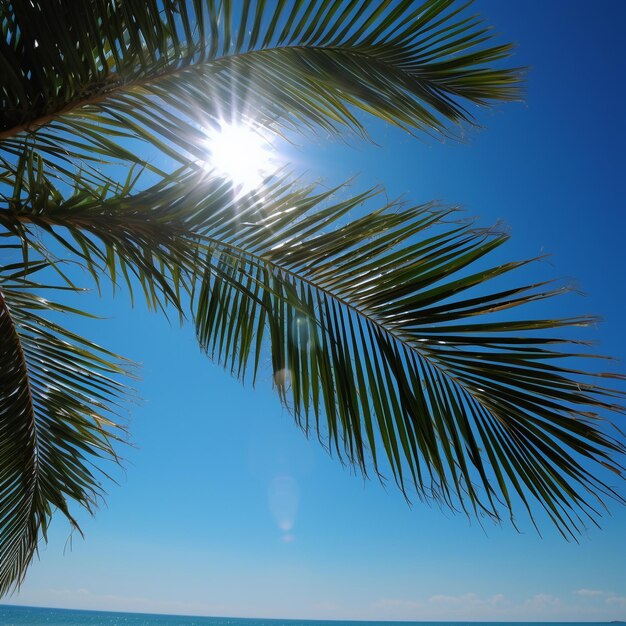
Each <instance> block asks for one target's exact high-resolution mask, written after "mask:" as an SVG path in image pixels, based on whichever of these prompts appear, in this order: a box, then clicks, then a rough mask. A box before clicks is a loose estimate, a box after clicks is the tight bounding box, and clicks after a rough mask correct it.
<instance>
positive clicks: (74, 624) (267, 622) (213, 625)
mask: <svg viewBox="0 0 626 626" xmlns="http://www.w3.org/2000/svg"><path fill="white" fill-rule="evenodd" d="M481 623H484V624H489V626H555V624H558V625H559V626H580V624H581V622H369V621H368V622H348V621H341V622H339V621H334V622H331V621H317V620H291V619H253V618H251V619H247V618H234V617H187V616H183V615H152V614H146V613H110V612H105V611H75V610H71V609H44V608H38V607H29V606H0V625H1V626H43V625H44V624H45V626H83V625H84V626H391V625H394V624H395V625H397V626H411V625H415V626H463V625H464V624H468V625H470V624H471V626H479V625H480V624H481ZM601 624H602V625H603V626H606V624H607V622H585V626H600V625H601Z"/></svg>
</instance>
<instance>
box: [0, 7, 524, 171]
mask: <svg viewBox="0 0 626 626" xmlns="http://www.w3.org/2000/svg"><path fill="white" fill-rule="evenodd" d="M452 4H453V3H452V1H451V0H428V1H427V2H424V3H423V4H422V5H416V4H415V3H414V2H412V1H407V0H404V1H403V2H400V3H396V4H394V3H387V2H385V3H378V2H369V1H365V2H364V1H359V2H356V1H352V2H347V3H346V2H343V1H342V0H333V1H331V2H329V1H327V0H318V1H316V2H307V3H301V2H295V3H294V2H285V1H280V2H277V3H275V4H273V5H272V6H271V7H270V6H268V5H267V4H266V3H264V2H248V1H246V2H244V3H234V2H231V1H230V0H223V1H221V2H218V3H217V4H216V3H214V2H193V3H190V2H187V1H186V0H172V1H168V2H167V3H166V6H165V8H164V7H163V6H161V5H160V4H159V3H156V2H155V3H146V2H144V1H143V0H125V1H124V2H120V3H118V2H94V3H85V4H84V5H83V6H81V8H80V9H79V10H76V7H74V5H73V4H72V5H71V6H69V5H68V4H67V3H66V2H64V1H63V0H51V1H50V2H45V3H43V2H42V3H31V2H29V1H28V0H17V1H16V2H12V3H11V4H10V5H5V7H4V9H3V14H2V16H1V18H2V19H1V21H2V25H3V31H4V38H5V41H4V44H3V46H2V47H1V48H0V67H2V68H3V72H2V74H1V76H2V77H3V78H2V79H0V80H1V82H0V100H1V102H2V115H1V116H0V139H1V140H3V141H2V147H3V149H4V150H6V151H9V152H12V153H14V154H17V155H19V154H21V153H22V152H23V151H24V149H25V142H30V143H29V144H28V145H30V147H31V148H32V149H35V150H37V151H38V152H39V153H40V154H43V155H45V156H46V157H47V158H48V157H49V158H50V159H52V160H53V161H54V160H57V161H58V160H63V159H70V160H74V161H75V160H77V159H81V160H84V161H86V162H90V161H93V160H94V159H100V160H101V159H115V160H125V161H131V162H132V161H137V160H139V161H140V160H141V159H140V157H138V156H136V155H137V154H138V153H139V152H138V151H136V150H132V149H130V150H129V148H128V145H129V144H128V137H129V136H134V137H136V138H138V139H140V140H142V141H146V142H148V143H149V144H151V145H152V146H154V147H157V148H158V149H159V150H161V151H164V152H166V153H168V154H169V155H170V156H171V157H173V158H175V159H178V160H181V159H182V160H183V161H184V159H186V158H188V157H189V155H191V156H193V157H194V158H203V157H204V151H203V147H202V140H203V138H204V134H205V130H204V129H205V128H206V127H207V126H211V125H214V124H216V123H220V122H222V121H223V120H224V118H226V119H227V120H228V121H230V120H231V119H240V118H241V117H246V118H250V119H254V120H255V121H256V122H257V123H259V124H266V125H272V126H276V125H277V124H278V125H285V126H287V127H289V128H292V129H296V130H300V129H302V128H306V127H313V128H315V127H317V128H322V129H324V130H326V131H331V132H337V131H338V129H339V128H340V127H342V126H348V127H350V128H352V129H354V130H356V131H357V132H359V133H361V134H364V133H365V127H364V126H363V124H362V123H361V121H360V120H359V117H358V116H357V115H356V113H355V111H356V110H361V111H364V112H366V113H368V114H371V115H375V116H377V117H379V118H381V119H383V120H385V121H388V122H390V123H393V124H396V125H398V126H401V127H402V128H405V129H407V130H416V131H425V132H428V133H435V134H440V133H449V132H450V130H451V128H450V123H452V124H456V123H458V122H471V121H472V120H473V118H472V115H471V113H470V112H469V111H468V109H467V104H468V103H475V104H486V103H489V102H494V101H497V100H510V99H514V98H518V97H519V80H520V75H519V71H517V70H510V69H501V68H499V67H498V61H499V60H500V59H502V58H505V57H507V56H508V55H509V53H510V49H511V46H509V45H488V42H489V40H490V39H491V34H490V32H489V29H488V28H486V27H484V26H483V25H482V21H481V20H480V19H479V18H477V17H476V16H472V15H468V14H466V12H465V10H464V8H465V7H460V8H457V7H454V6H452ZM37 129H39V132H37V133H36V134H35V136H30V137H28V138H27V136H25V135H24V133H23V132H20V131H33V130H37ZM16 133H17V134H16ZM120 140H123V142H122V141H120Z"/></svg>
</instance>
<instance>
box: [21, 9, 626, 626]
mask: <svg viewBox="0 0 626 626" xmlns="http://www.w3.org/2000/svg"><path fill="white" fill-rule="evenodd" d="M475 8H476V9H477V10H478V11H480V12H481V13H483V14H484V15H485V17H486V18H487V19H488V21H489V22H490V23H492V24H494V25H495V26H496V29H497V31H498V32H499V33H501V34H502V36H503V39H509V40H513V41H516V42H517V44H518V49H517V52H516V54H515V57H514V62H515V63H516V64H519V65H528V66H530V67H531V68H532V69H531V71H530V73H529V74H528V89H527V98H526V102H525V103H524V104H512V105H508V106H502V107H500V108H498V109H497V110H496V111H495V112H485V111H477V113H478V117H479V119H480V121H481V122H482V123H483V124H484V126H485V128H484V129H483V130H481V131H472V132H470V133H469V134H468V135H467V137H466V140H465V142H464V143H462V144H455V143H453V142H448V143H446V144H439V143H436V142H435V141H434V140H431V141H426V142H423V141H418V140H415V139H411V138H410V137H408V136H405V135H403V134H402V133H400V132H397V131H395V130H393V129H389V128H386V127H384V126H382V125H376V124H374V125H373V126H372V129H373V134H374V135H375V138H376V139H377V141H378V142H379V143H380V144H381V145H380V147H376V146H372V145H363V144H359V143H357V142H356V141H354V142H352V145H351V146H349V147H346V146H342V145H338V144H337V143H336V142H327V141H326V140H324V139H323V138H320V137H317V138H314V139H306V140H301V147H300V148H299V149H295V148H290V149H289V150H285V154H286V157H285V158H289V159H290V160H292V161H293V162H294V163H295V167H296V170H297V171H302V172H303V171H305V170H306V171H308V172H309V173H310V174H315V175H316V176H317V175H320V176H323V177H326V179H327V180H328V181H329V182H339V181H340V180H343V179H346V178H348V177H350V176H352V175H354V174H356V173H360V176H359V178H358V179H357V181H356V182H355V183H354V184H355V187H356V188H358V189H361V188H363V187H366V186H369V185H370V184H373V183H383V182H384V183H385V185H386V186H387V188H388V190H389V194H390V195H391V196H396V195H400V194H406V196H407V197H408V198H409V199H411V200H413V201H416V202H422V201H427V200H430V199H434V198H437V199H440V200H442V201H445V202H448V203H460V204H462V205H463V206H464V207H465V209H466V210H467V212H468V213H469V214H471V215H479V216H481V221H480V223H481V224H483V225H488V224H491V223H493V222H495V221H496V220H503V221H504V222H506V223H507V224H508V225H509V227H510V231H511V234H512V240H511V242H510V243H509V245H507V246H505V247H504V249H502V250H501V251H499V252H498V254H500V255H501V258H502V259H506V260H512V259H519V258H528V257H532V256H535V255H538V254H542V253H546V252H549V253H552V256H551V258H550V259H549V261H544V262H542V263H540V264H538V265H536V266H535V267H534V268H533V272H534V275H535V276H538V277H545V276H552V277H568V278H569V277H572V278H575V279H576V281H577V284H578V285H579V287H580V289H581V290H582V291H584V292H585V294H586V295H585V296H584V297H574V296H571V297H570V296H568V297H565V298H561V299H560V300H557V301H555V302H553V303H551V304H549V303H545V304H544V305H542V306H544V307H545V308H544V309H542V310H543V311H544V312H549V313H556V314H560V315H568V314H576V313H597V314H599V315H601V316H602V317H603V318H604V322H603V323H602V325H601V326H599V327H598V328H594V329H591V330H590V331H589V332H588V333H586V334H584V337H585V338H587V339H595V340H597V341H598V342H599V347H598V350H599V351H600V352H602V353H606V354H610V355H612V356H615V357H617V358H619V359H621V362H620V363H618V364H617V365H616V366H615V369H614V371H622V372H624V371H625V369H626V365H625V363H626V333H625V332H624V327H623V320H624V314H625V312H626V293H625V290H624V285H625V284H626V246H624V233H625V232H626V230H625V225H626V214H625V211H624V209H625V205H626V202H625V201H626V193H625V188H624V171H625V166H626V159H625V158H624V152H623V150H624V148H623V147H624V145H625V144H626V123H625V121H624V118H625V115H624V102H625V101H626V87H625V80H624V78H625V77H626V51H625V50H624V44H623V43H620V42H623V29H624V24H625V23H626V3H624V2H620V1H618V0H615V1H612V2H609V1H606V0H605V1H601V2H598V3H596V4H594V5H593V6H592V5H591V4H590V3H589V2H582V1H578V0H559V1H557V0H550V1H548V2H545V1H539V0H515V1H514V0H508V1H507V2H503V1H502V0H477V1H476V3H475ZM287 153H288V154H287ZM90 297H91V296H90ZM91 304H92V307H91V308H92V310H98V311H100V312H103V314H105V315H107V316H109V317H110V319H109V320H108V321H106V322H94V323H89V324H87V323H84V324H83V325H82V326H81V328H80V329H79V330H80V331H81V332H84V333H85V334H87V335H88V336H91V337H93V338H94V339H95V340H96V341H98V342H100V343H102V344H104V345H106V346H107V347H110V348H112V349H114V350H116V351H117V352H119V353H122V354H124V355H126V356H128V357H131V358H134V359H136V360H137V361H140V362H141V363H142V364H143V369H142V381H141V382H140V384H139V388H140V392H141V395H142V397H143V398H145V402H144V404H142V405H140V406H137V407H135V408H133V411H132V418H131V430H132V439H133V441H134V442H135V445H136V448H134V449H127V450H126V451H125V452H126V457H127V459H128V462H127V463H126V471H125V472H124V473H118V474H117V477H118V479H119V482H120V485H119V486H116V485H113V484H111V485H110V486H109V496H108V498H107V504H106V506H103V507H102V509H101V510H100V512H99V513H98V515H97V516H96V518H95V519H91V518H81V520H82V525H83V529H84V531H85V534H86V539H85V540H84V541H83V540H82V539H81V538H80V537H78V536H75V537H74V540H73V542H72V549H71V550H66V542H67V537H68V533H69V529H68V527H67V525H66V524H65V523H64V522H63V521H62V520H60V518H59V520H57V522H56V523H55V524H53V527H52V530H51V532H50V542H49V544H48V546H47V547H45V548H43V549H42V551H41V555H40V556H41V558H40V561H39V562H36V563H35V564H34V565H33V567H32V569H31V570H30V572H29V575H28V577H27V579H26V582H25V584H24V586H23V588H22V590H21V592H20V593H19V594H17V595H15V596H14V597H13V598H12V599H11V601H12V602H14V603H17V604H34V605H43V606H59V607H71V608H97V609H111V610H137V611H148V612H167V613H188V614H206V615H231V616H250V617H294V618H297V617H299V618H318V619H326V618H328V619H344V618H346V619H348V618H353V619H414V620H434V619H442V620H454V619H461V620H481V619H485V620H574V619H576V620H577V619H580V620H609V619H626V576H624V563H626V536H625V532H624V530H625V529H626V509H625V508H621V509H620V508H617V507H613V509H612V516H608V515H607V516H606V517H605V518H604V520H603V523H602V526H603V528H602V530H598V529H595V528H592V529H590V530H589V532H588V533H587V534H586V535H584V536H583V537H582V538H581V541H580V544H578V545H577V544H568V543H566V542H565V541H564V540H563V539H562V538H561V537H560V536H559V535H558V534H557V533H556V531H554V530H552V529H551V528H550V527H549V526H548V524H547V523H544V524H542V530H543V537H539V536H538V535H537V533H536V532H535V531H534V530H533V529H532V528H531V526H530V524H529V523H528V522H527V521H526V520H521V530H522V532H521V533H516V532H515V531H514V530H513V529H512V528H511V527H510V526H509V525H505V526H503V527H495V526H492V525H491V524H490V523H486V524H485V526H484V528H481V526H480V525H479V524H478V523H476V522H471V523H470V522H468V520H467V519H466V518H465V517H463V516H460V515H458V516H453V515H451V514H450V513H447V512H445V511H440V510H438V509H436V508H429V507H426V506H423V505H421V504H420V503H419V502H416V503H415V504H414V506H413V507H412V508H410V507H408V506H407V505H406V503H405V501H404V500H403V498H402V497H401V495H400V494H399V493H398V492H397V491H396V490H395V489H394V488H393V487H392V486H389V488H388V489H387V490H385V489H384V488H383V487H382V486H381V485H380V484H378V483H376V482H367V483H364V481H363V480H362V479H361V478H359V477H358V476H355V475H353V474H352V473H351V471H350V470H348V469H346V468H343V467H342V466H341V465H340V464H338V463H337V462H336V461H335V460H333V459H331V458H329V457H328V455H327V454H326V453H325V452H324V451H323V450H322V449H321V447H320V446H319V445H318V444H317V442H316V441H307V440H306V439H305V438H304V437H303V436H302V434H301V433H300V432H299V431H298V430H297V429H296V427H295V426H294V425H293V423H292V421H291V419H290V417H289V415H288V414H287V413H286V412H285V411H283V410H282V409H281V408H280V406H279V403H278V400H277V398H276V397H275V395H274V393H273V392H272V390H271V372H270V370H269V367H268V369H267V373H266V376H265V377H261V379H260V381H259V383H258V386H257V389H256V390H252V389H250V388H246V389H244V388H242V386H241V385H240V384H239V383H237V382H235V381H233V380H231V378H230V377H229V375H228V374H226V373H225V372H223V371H222V370H220V369H219V368H218V367H217V366H214V365H213V364H211V363H210V362H208V361H207V360H206V359H205V358H204V357H203V356H202V355H201V354H200V353H199V351H198V349H197V347H196V344H195V340H194V336H193V332H192V329H190V328H185V329H182V330H181V329H179V328H178V327H177V326H176V325H174V326H169V325H168V323H167V322H165V321H164V320H163V319H161V318H160V317H157V316H150V315H148V314H147V313H146V312H145V311H144V310H143V309H142V308H141V307H137V308H136V309H135V310H134V311H131V310H130V309H129V307H128V306H127V303H126V302H125V300H124V299H123V298H120V299H119V300H117V301H116V302H115V303H111V302H110V301H108V300H103V301H98V300H97V298H96V297H95V296H94V297H93V298H92V300H91ZM83 306H85V307H87V306H88V305H87V304H84V305H83ZM622 426H623V424H622ZM541 519H542V518H541V516H540V521H541Z"/></svg>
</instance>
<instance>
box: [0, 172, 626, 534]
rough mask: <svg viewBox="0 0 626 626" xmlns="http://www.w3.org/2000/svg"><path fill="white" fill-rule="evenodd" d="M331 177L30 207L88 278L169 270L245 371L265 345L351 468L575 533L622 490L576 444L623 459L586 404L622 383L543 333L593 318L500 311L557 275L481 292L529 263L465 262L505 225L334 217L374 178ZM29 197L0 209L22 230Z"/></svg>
mask: <svg viewBox="0 0 626 626" xmlns="http://www.w3.org/2000/svg"><path fill="white" fill-rule="evenodd" d="M336 192H337V190H329V191H325V192H323V193H319V194H315V193H314V191H313V188H311V187H309V188H301V187H298V186H297V185H294V184H290V183H289V182H288V181H287V179H279V180H276V181H274V182H273V183H272V184H268V185H266V186H265V187H264V189H263V191H262V192H259V193H258V194H257V195H255V194H250V195H248V196H243V197H240V196H237V195H235V194H234V193H233V190H232V186H231V185H230V184H229V183H227V182H225V181H224V180H223V179H221V178H219V177H215V176H213V175H211V174H210V173H207V172H205V171H204V170H202V169H201V168H196V169H191V170H189V171H187V173H186V174H184V175H178V176H172V177H169V178H168V177H166V178H165V179H163V180H162V181H160V182H159V183H158V184H156V185H154V186H153V187H151V188H148V189H145V190H142V191H138V192H136V193H134V194H130V195H127V194H126V193H124V194H120V195H117V196H116V195H112V196H110V197H108V198H107V199H104V200H103V201H98V200H97V199H95V200H93V201H88V200H86V199H85V198H82V199H81V201H74V200H73V197H72V198H70V199H69V200H68V202H67V203H63V202H61V203H60V204H59V205H58V206H57V207H56V208H54V210H47V211H45V212H44V213H43V214H42V217H41V218H40V219H41V220H43V221H44V222H45V224H46V226H47V227H49V228H50V229H54V230H57V229H59V228H60V229H64V230H65V231H67V233H69V235H68V237H70V238H72V239H73V240H75V241H78V242H80V241H82V238H83V237H88V238H89V239H88V241H89V242H90V243H89V245H82V246H76V245H72V246H68V249H69V250H70V251H72V252H74V253H75V254H77V258H78V259H79V260H81V261H82V262H85V263H87V265H88V267H91V268H93V269H92V271H93V272H94V274H95V275H97V274H98V273H100V272H102V271H108V272H109V274H110V275H111V276H112V277H115V273H116V271H118V270H117V269H116V267H117V266H118V264H121V266H123V267H126V268H127V271H126V273H127V275H128V274H131V275H132V274H134V275H136V276H138V277H141V281H142V286H143V288H144V290H146V292H147V293H150V294H152V296H153V297H154V298H155V299H156V301H157V302H158V301H159V299H160V296H159V295H158V293H157V292H159V289H161V282H163V283H164V284H165V285H166V286H169V285H171V284H173V283H172V282H171V281H172V280H173V278H174V272H177V273H176V274H175V276H176V279H177V281H178V283H177V284H178V285H179V289H178V291H177V292H176V299H175V303H176V306H177V307H180V306H181V303H182V302H184V301H185V298H187V297H189V295H190V296H191V299H192V300H191V316H192V318H193V319H194V320H195V322H196V326H197V333H198V338H199V341H200V344H201V345H202V346H203V347H204V349H205V350H206V351H207V353H209V354H210V355H211V356H212V357H213V358H215V359H216V360H217V361H219V362H221V363H222V364H224V365H225V366H227V367H228V368H229V369H230V370H231V371H232V372H233V373H234V374H235V375H237V376H239V377H241V378H245V377H246V374H247V372H248V369H249V368H250V367H251V368H252V372H253V374H252V378H253V379H254V378H255V377H256V375H257V372H258V370H259V367H260V366H261V363H262V362H263V359H264V356H263V355H264V354H268V352H267V351H268V350H269V355H270V357H271V367H272V371H273V372H274V378H275V383H276V386H277V388H278V391H279V393H280V395H281V398H282V399H283V401H284V402H285V403H286V404H287V405H288V406H289V407H290V409H291V410H292V411H293V413H294V416H295V419H296V421H297V422H298V423H299V424H300V425H301V426H302V428H303V429H304V430H305V431H307V432H308V431H309V430H310V429H313V430H315V431H317V433H318V435H319V436H320V438H321V439H322V440H323V441H324V442H325V445H327V446H329V447H330V448H332V449H334V450H335V452H336V453H337V454H338V455H339V456H340V457H341V458H345V459H346V460H347V461H348V462H350V463H352V464H354V465H356V466H358V467H359V468H360V469H361V470H362V471H363V472H364V473H367V472H368V471H369V469H370V468H373V469H374V471H375V472H377V473H381V472H383V471H384V470H383V468H384V467H388V468H390V470H391V472H392V474H393V476H394V478H395V480H396V482H397V483H398V485H399V486H400V488H401V489H402V490H403V492H405V493H406V494H407V495H408V494H410V493H411V492H412V491H414V492H415V493H417V494H418V495H419V496H420V497H422V498H425V499H436V500H437V501H440V502H442V503H444V504H446V505H448V506H450V507H456V506H461V507H462V508H463V509H464V510H471V511H473V512H474V513H485V514H487V515H490V516H492V517H495V518H499V517H500V515H501V510H502V509H504V510H508V511H509V513H510V515H511V516H512V515H513V507H514V500H515V499H516V498H517V499H519V500H521V502H522V503H523V504H525V505H526V506H527V508H528V511H529V513H530V514H531V517H532V512H531V511H532V508H531V501H532V500H533V499H534V500H536V501H538V502H539V503H540V504H541V505H543V506H544V508H545V509H546V511H547V514H548V515H549V516H550V517H551V518H552V520H553V521H554V523H555V524H556V525H557V527H558V528H559V529H560V530H561V531H562V532H563V533H564V534H567V533H571V534H572V536H574V534H575V533H576V532H577V531H580V530H581V529H582V527H583V525H584V519H589V520H593V519H596V517H597V515H598V514H599V511H598V510H597V504H598V503H596V508H594V505H593V500H594V498H597V497H602V495H604V496H608V497H614V498H617V499H620V496H619V495H618V493H617V492H616V491H615V490H614V489H613V488H612V487H611V486H609V485H607V484H605V483H604V482H602V481H601V480H599V479H598V478H596V477H595V475H594V473H593V472H592V471H590V470H589V469H588V467H587V461H585V459H586V460H590V461H595V462H596V463H597V464H598V466H604V467H607V468H609V469H611V470H613V471H614V472H615V473H617V474H620V473H621V467H620V465H619V461H618V460H617V456H619V454H621V453H623V452H624V446H623V443H621V442H620V440H619V438H615V437H611V436H610V434H608V431H607V430H606V429H605V428H604V427H603V426H602V425H601V422H599V420H600V415H601V414H602V413H604V412H607V411H608V412H611V411H617V412H621V411H623V409H622V408H621V407H620V406H619V403H620V401H621V400H623V394H622V393H621V392H619V391H617V390H613V389H611V388H605V387H604V386H602V385H601V384H599V382H598V380H599V379H601V378H602V377H604V376H605V375H604V374H586V373H585V372H584V371H583V370H580V369H578V368H575V367H573V362H574V361H575V360H576V358H577V357H578V356H580V355H578V354H577V352H576V351H575V350H573V349H572V345H573V344H572V343H571V342H570V341H568V340H567V339H564V338H562V337H559V336H556V337H552V336H548V335H546V332H547V331H549V330H550V329H552V330H554V329H559V328H561V327H564V326H570V325H575V326H584V325H587V324H590V323H593V322H594V321H595V320H594V319H593V318H589V317H576V318H571V319H532V318H530V319H527V318H524V317H522V318H517V317H513V316H512V314H511V312H510V311H509V310H512V309H515V308H516V307H518V306H520V305H523V304H528V303H530V302H533V301H536V300H541V299H544V298H547V297H550V296H553V295H556V294H558V293H559V292H560V290H559V289H555V288H551V287H550V286H548V285H545V284H530V285H522V286H520V287H510V286H507V287H506V288H501V289H499V290H498V289H490V288H489V286H490V285H491V284H492V281H493V280H494V279H497V278H498V277H501V276H503V275H505V274H507V273H509V272H511V271H513V270H515V269H516V268H518V267H520V266H522V265H525V263H519V262H516V263H508V264H505V265H501V266H497V267H486V268H481V267H480V263H481V259H483V257H485V256H486V255H488V254H489V253H490V252H491V251H492V250H494V249H495V248H497V247H499V246H500V245H501V244H502V243H503V242H504V241H505V240H506V239H507V237H506V236H505V235H503V234H501V233H498V232H497V231H491V230H483V229H477V228H475V227H474V226H473V225H472V224H471V223H458V222H454V221H452V222H450V223H446V224H444V222H445V220H446V218H447V217H448V216H449V214H450V213H451V210H450V209H445V208H438V207H436V206H432V205H426V206H417V207H405V206H402V205H396V204H393V203H392V204H390V205H387V206H383V207H382V208H380V209H378V210H376V211H373V212H371V213H368V214H365V215H363V216H362V217H359V218H356V219H352V220H348V219H347V218H346V216H347V215H349V214H350V213H352V212H355V211H357V210H360V209H359V207H360V206H361V205H362V204H363V203H367V202H371V201H372V193H371V192H368V193H363V194H360V195H358V196H355V197H352V198H349V199H347V200H345V201H343V202H338V203H337V202H335V203H332V202H330V199H331V197H332V196H333V194H334V193H336ZM329 202H330V204H329ZM29 210H30V209H24V210H22V211H19V210H18V211H16V212H14V213H13V214H12V215H10V216H7V215H8V214H4V215H3V213H2V212H1V211H0V219H4V218H5V217H6V218H7V219H8V220H13V221H14V222H18V223H19V224H20V228H22V229H25V231H28V232H30V228H31V227H32V226H33V225H36V224H38V218H35V217H33V215H36V214H37V211H33V213H29V212H28V211H29ZM25 218H26V219H25ZM336 225H338V227H337V228H335V229H334V230H333V226H336ZM57 237H58V240H59V241H60V242H65V241H67V240H68V238H67V237H65V236H64V237H61V236H59V235H57ZM27 238H28V239H30V238H32V236H31V235H30V234H29V235H27ZM112 238H113V239H112ZM146 258H150V259H151V261H150V264H151V265H150V266H151V267H153V272H148V271H146V269H145V259H146ZM475 267H476V269H473V268H475ZM159 272H161V273H159ZM153 273H154V275H155V276H157V277H158V278H154V277H153V276H152V274H153ZM130 284H131V283H130V282H129V285H130ZM169 288H170V289H172V287H169ZM159 293H160V292H159ZM181 293H184V294H188V295H186V296H185V298H180V294H181ZM504 311H506V312H507V315H503V312H504ZM483 318H486V319H483ZM570 344H571V345H570ZM557 359H560V360H561V361H560V362H562V363H564V365H557V364H555V360H557ZM616 455H617V456H616ZM381 463H382V465H381ZM411 484H412V485H413V489H411V488H410V485H411Z"/></svg>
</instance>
